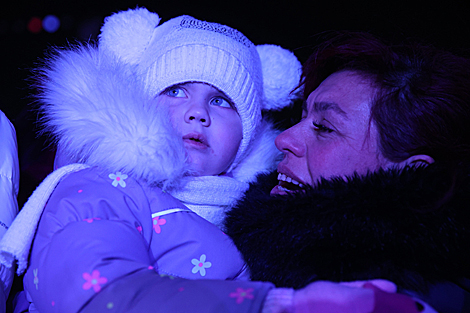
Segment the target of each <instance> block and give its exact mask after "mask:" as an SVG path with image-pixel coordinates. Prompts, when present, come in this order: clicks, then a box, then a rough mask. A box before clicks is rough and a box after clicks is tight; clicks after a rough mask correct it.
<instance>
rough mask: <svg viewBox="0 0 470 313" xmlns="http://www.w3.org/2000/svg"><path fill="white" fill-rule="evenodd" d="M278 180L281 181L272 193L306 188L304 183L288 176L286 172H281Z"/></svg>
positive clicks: (283, 192) (284, 192)
mask: <svg viewBox="0 0 470 313" xmlns="http://www.w3.org/2000/svg"><path fill="white" fill-rule="evenodd" d="M277 180H278V181H279V183H278V185H277V186H275V187H274V188H273V190H271V194H272V195H273V194H287V193H290V192H297V191H299V190H302V189H303V188H304V184H302V183H300V182H298V181H296V180H295V179H293V178H292V177H289V176H287V175H286V174H282V173H279V175H277Z"/></svg>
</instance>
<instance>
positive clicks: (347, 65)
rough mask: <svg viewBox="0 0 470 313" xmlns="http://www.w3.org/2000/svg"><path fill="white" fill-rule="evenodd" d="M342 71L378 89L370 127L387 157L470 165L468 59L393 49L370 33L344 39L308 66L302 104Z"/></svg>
mask: <svg viewBox="0 0 470 313" xmlns="http://www.w3.org/2000/svg"><path fill="white" fill-rule="evenodd" d="M344 70H350V71H354V72H357V73H358V74H360V75H362V76H364V77H365V78H367V79H368V80H369V81H370V82H371V84H373V85H374V87H376V88H377V94H376V95H375V97H374V99H373V100H372V103H371V121H373V122H374V123H375V124H376V125H377V127H378V132H379V145H380V148H381V151H382V153H383V154H384V156H385V157H387V158H388V159H390V160H392V161H403V160H405V159H407V158H408V157H410V156H412V155H416V154H426V155H429V156H431V157H432V158H434V159H435V160H436V161H437V160H445V161H452V162H455V161H456V162H459V161H466V160H468V161H470V62H469V60H468V59H466V58H463V57H459V56H456V55H454V54H452V53H450V52H446V51H442V50H439V49H437V48H435V47H432V46H427V45H422V44H418V43H415V44H412V43H406V44H400V45H389V44H386V43H384V42H383V41H382V40H380V39H378V38H377V37H375V36H373V35H370V34H368V33H340V34H336V35H335V36H334V37H332V38H330V39H329V40H327V41H326V42H324V43H323V44H322V45H321V46H319V47H318V49H317V50H316V52H315V53H314V54H313V55H311V56H310V58H309V59H308V60H307V62H306V63H305V64H304V68H303V74H302V81H301V87H303V90H304V91H303V92H304V99H307V97H308V95H309V94H310V93H311V92H312V91H313V90H315V89H316V88H317V87H318V86H319V85H320V84H321V82H322V81H323V80H325V79H326V78H327V77H328V76H329V75H331V74H333V73H335V72H339V71H344Z"/></svg>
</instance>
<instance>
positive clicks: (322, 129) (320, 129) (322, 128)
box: [312, 122, 333, 133]
mask: <svg viewBox="0 0 470 313" xmlns="http://www.w3.org/2000/svg"><path fill="white" fill-rule="evenodd" d="M312 124H313V129H314V130H315V131H317V132H325V133H332V132H333V130H332V129H331V128H328V127H326V126H325V125H322V124H318V123H315V122H312Z"/></svg>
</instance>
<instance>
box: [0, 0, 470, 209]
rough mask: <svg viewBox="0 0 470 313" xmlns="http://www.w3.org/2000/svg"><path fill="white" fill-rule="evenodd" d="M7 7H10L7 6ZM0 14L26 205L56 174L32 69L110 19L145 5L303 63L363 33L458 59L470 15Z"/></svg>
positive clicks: (8, 103) (285, 4)
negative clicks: (36, 22)
mask: <svg viewBox="0 0 470 313" xmlns="http://www.w3.org/2000/svg"><path fill="white" fill-rule="evenodd" d="M4 2H5V1H4ZM12 3H14V4H10V5H6V3H3V5H2V10H0V42H1V56H2V58H1V59H0V60H1V61H0V62H1V82H0V88H1V97H0V109H1V110H2V111H4V112H5V114H6V115H7V116H8V117H9V118H10V120H11V121H12V122H13V124H14V125H15V127H16V129H17V136H18V144H19V153H20V166H21V170H22V172H21V191H20V197H19V202H20V205H21V204H22V203H23V202H24V201H25V199H27V197H28V196H29V195H30V194H31V192H32V191H33V189H34V188H35V187H36V185H37V184H38V183H39V182H40V181H41V179H43V178H44V177H45V176H46V175H47V174H48V173H49V172H50V171H51V169H52V165H51V164H52V163H51V162H52V157H53V149H52V147H48V146H47V145H46V144H45V141H44V138H42V137H38V136H37V135H36V129H35V127H36V124H35V121H36V119H37V116H36V115H37V114H36V113H35V112H34V111H32V110H31V105H29V104H31V102H32V98H31V96H30V95H31V94H32V90H31V89H30V88H29V87H28V84H29V82H28V77H30V76H31V69H32V68H34V67H35V64H36V63H37V62H38V61H39V60H40V58H41V57H43V56H44V53H45V51H46V50H47V48H48V47H51V46H64V45H67V43H73V42H75V41H77V40H78V41H86V40H93V39H96V36H97V34H98V33H99V28H100V26H101V24H102V22H103V19H104V17H105V16H107V15H110V14H112V13H113V12H117V11H120V10H125V9H127V8H135V7H136V6H143V7H146V8H148V9H149V10H150V11H153V12H156V13H158V14H159V15H160V17H161V18H162V22H163V21H166V20H168V19H170V18H172V17H176V16H179V15H182V14H188V15H192V16H194V17H196V18H198V19H201V20H207V21H211V22H219V23H222V24H226V25H229V26H231V27H233V28H236V29H238V30H240V31H241V32H243V33H244V34H245V35H246V36H247V37H248V38H250V39H251V40H252V41H253V42H254V43H255V44H263V43H270V44H278V45H281V46H283V47H285V48H288V49H290V50H292V51H294V53H295V54H296V55H297V57H298V58H299V59H300V61H301V62H303V61H305V60H306V58H307V57H308V55H309V54H310V53H311V51H312V49H313V47H314V46H315V45H316V44H318V43H319V41H320V40H321V38H322V35H321V34H322V33H323V32H326V31H330V30H354V31H357V30H361V31H368V32H371V33H374V34H376V35H380V36H382V37H386V38H388V39H390V40H392V41H396V42H399V41H400V40H402V39H404V38H420V39H421V40H424V41H425V42H427V43H430V44H434V45H436V46H439V47H443V48H446V49H449V50H453V51H454V52H456V53H457V54H460V55H466V56H468V55H470V54H469V53H468V50H469V49H470V23H469V20H470V10H469V5H468V4H467V3H466V1H441V3H435V1H433V2H431V1H402V2H400V1H378V0H377V1H366V2H364V1H362V2H361V1H344V0H341V1H335V0H323V1H312V0H310V1H308V0H307V1H305V0H303V1H299V0H291V1H282V2H281V1H278V2H276V1H273V0H271V1H255V0H253V1H233V2H230V1H215V0H212V1H195V0H192V1H186V0H179V1H171V0H169V1H168V0H167V1H157V0H155V1H146V0H142V1H128V0H119V1H110V0H106V1H99V0H94V1H92V0H81V1H80V0H78V1H74V2H71V1H66V0H63V1H45V0H43V1H39V0H35V1H32V0H29V1H27V0H15V1H12ZM48 14H54V15H56V16H57V17H59V18H60V20H61V22H62V24H61V27H60V28H59V29H58V31H57V32H55V33H48V32H46V31H44V30H42V31H40V32H39V33H31V32H29V31H28V29H27V24H28V22H29V20H30V19H31V18H32V17H38V18H40V19H42V18H44V17H45V16H46V15H48Z"/></svg>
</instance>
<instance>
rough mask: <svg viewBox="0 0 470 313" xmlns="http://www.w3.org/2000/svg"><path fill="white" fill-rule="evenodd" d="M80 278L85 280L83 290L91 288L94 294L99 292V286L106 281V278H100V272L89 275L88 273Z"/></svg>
mask: <svg viewBox="0 0 470 313" xmlns="http://www.w3.org/2000/svg"><path fill="white" fill-rule="evenodd" d="M82 276H83V278H84V279H85V280H86V283H84V284H83V286H82V288H83V289H84V290H88V289H90V288H91V287H93V290H94V291H95V292H99V291H100V290H101V286H100V285H103V284H106V282H107V281H108V279H107V278H106V277H100V272H99V271H98V270H94V271H93V272H91V275H90V274H88V273H83V275H82Z"/></svg>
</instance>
